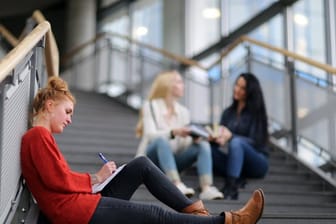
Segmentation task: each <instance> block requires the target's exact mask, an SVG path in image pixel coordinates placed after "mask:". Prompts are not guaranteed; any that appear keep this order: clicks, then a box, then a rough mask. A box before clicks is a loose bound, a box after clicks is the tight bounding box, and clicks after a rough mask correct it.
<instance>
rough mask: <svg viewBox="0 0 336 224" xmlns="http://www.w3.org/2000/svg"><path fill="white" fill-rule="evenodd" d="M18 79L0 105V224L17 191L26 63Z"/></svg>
mask: <svg viewBox="0 0 336 224" xmlns="http://www.w3.org/2000/svg"><path fill="white" fill-rule="evenodd" d="M20 79H21V81H20V82H19V83H17V84H16V85H9V88H8V89H7V90H6V92H4V93H3V94H5V96H6V97H5V98H7V99H5V100H4V102H3V103H2V104H1V110H2V114H3V117H1V120H2V126H1V132H0V134H1V135H0V137H1V139H0V143H1V151H0V152H1V154H0V166H1V167H0V169H1V179H0V211H1V215H0V223H3V219H4V218H5V216H6V214H8V212H9V210H10V208H11V205H12V201H13V200H14V199H15V195H16V193H17V188H18V183H19V178H20V175H21V168H20V142H21V137H22V135H23V133H24V132H25V131H26V130H27V121H28V108H29V95H30V94H29V91H30V90H29V89H30V68H29V66H28V65H27V66H26V67H24V69H23V72H22V73H21V74H20Z"/></svg>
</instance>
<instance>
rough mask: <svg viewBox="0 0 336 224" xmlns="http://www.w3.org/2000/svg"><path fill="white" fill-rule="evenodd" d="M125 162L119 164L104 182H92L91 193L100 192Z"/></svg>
mask: <svg viewBox="0 0 336 224" xmlns="http://www.w3.org/2000/svg"><path fill="white" fill-rule="evenodd" d="M125 165H126V164H124V165H121V166H119V167H118V168H117V169H116V170H115V171H114V172H113V173H112V174H111V176H109V177H108V178H107V179H106V180H105V181H104V182H102V183H99V184H94V185H93V186H92V193H94V194H95V193H97V192H100V191H102V190H103V189H104V187H105V186H106V185H107V184H108V183H109V182H110V181H111V180H112V179H113V178H114V177H115V176H117V174H118V173H119V172H120V171H121V170H122V169H123V168H124V167H125Z"/></svg>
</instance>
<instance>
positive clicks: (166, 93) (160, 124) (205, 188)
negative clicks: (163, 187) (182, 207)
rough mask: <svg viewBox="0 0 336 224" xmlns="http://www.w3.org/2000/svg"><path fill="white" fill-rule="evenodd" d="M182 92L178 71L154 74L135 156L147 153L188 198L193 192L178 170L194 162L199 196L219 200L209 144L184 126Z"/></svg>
mask: <svg viewBox="0 0 336 224" xmlns="http://www.w3.org/2000/svg"><path fill="white" fill-rule="evenodd" d="M183 93H184V83H183V79H182V77H181V75H180V74H179V73H178V72H176V71H168V72H163V73H161V74H159V75H158V76H157V77H156V79H155V80H154V82H153V84H152V87H151V90H150V93H149V98H148V101H146V102H145V103H144V105H143V108H142V110H141V112H140V119H139V123H138V126H137V135H138V136H142V141H141V143H140V145H139V148H138V151H137V156H139V155H147V156H148V157H149V158H150V159H151V160H152V161H153V162H154V163H155V164H156V165H157V166H158V167H160V168H161V170H162V171H163V172H164V173H165V174H166V175H167V177H168V178H169V179H170V180H171V181H172V182H173V183H174V184H175V185H176V186H177V188H178V189H179V190H180V191H181V192H182V193H183V194H185V195H186V196H188V197H191V196H193V195H194V194H195V191H194V189H192V188H190V187H187V186H186V185H185V184H184V183H183V182H182V181H181V178H180V174H179V171H182V170H184V169H186V168H188V167H191V166H192V165H193V164H194V163H195V162H196V166H197V172H198V175H199V182H200V187H201V193H200V195H199V197H200V199H203V200H213V199H221V198H223V194H222V193H221V192H220V191H219V190H218V189H217V188H216V187H214V186H213V185H212V184H213V174H212V158H211V149H210V145H209V143H208V142H207V141H203V140H201V139H199V138H192V137H191V136H190V130H189V129H188V127H187V125H188V124H189V123H190V115H189V111H188V110H187V108H185V107H184V106H183V105H181V104H180V103H178V99H179V98H181V97H182V96H183Z"/></svg>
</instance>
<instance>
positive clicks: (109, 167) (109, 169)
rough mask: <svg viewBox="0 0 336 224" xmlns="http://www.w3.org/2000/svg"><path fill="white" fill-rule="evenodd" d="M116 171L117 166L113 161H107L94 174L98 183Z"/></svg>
mask: <svg viewBox="0 0 336 224" xmlns="http://www.w3.org/2000/svg"><path fill="white" fill-rule="evenodd" d="M116 169H117V165H116V164H115V162H114V161H109V162H107V163H105V164H104V166H102V168H101V169H100V170H99V171H98V172H97V173H96V174H95V175H96V177H97V181H98V183H101V182H103V181H104V180H106V179H107V178H108V177H109V176H111V174H112V173H113V172H114V171H115V170H116Z"/></svg>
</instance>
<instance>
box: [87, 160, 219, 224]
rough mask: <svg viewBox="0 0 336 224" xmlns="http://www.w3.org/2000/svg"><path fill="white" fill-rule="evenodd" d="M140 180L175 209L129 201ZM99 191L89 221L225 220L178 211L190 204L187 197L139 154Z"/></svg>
mask: <svg viewBox="0 0 336 224" xmlns="http://www.w3.org/2000/svg"><path fill="white" fill-rule="evenodd" d="M141 184H144V185H145V186H146V188H147V189H148V190H149V191H150V193H151V194H152V195H153V196H154V197H156V198H157V199H158V200H160V201H161V202H163V203H164V204H166V205H167V206H169V207H170V208H172V209H173V210H175V211H172V210H168V209H163V208H161V207H159V206H156V205H151V204H141V203H136V202H132V201H129V199H130V198H131V197H132V195H133V193H134V192H135V191H136V190H137V189H138V187H139V186H140V185H141ZM101 193H102V196H103V197H102V198H101V200H100V202H99V204H98V206H97V208H96V211H95V213H94V214H93V216H92V218H91V221H90V223H91V224H94V223H97V224H98V223H99V224H105V223H122V224H128V223H130V224H134V223H138V224H141V223H147V224H155V223H157V224H165V223H167V224H168V223H171V224H189V223H190V224H197V223H199V224H201V223H204V224H217V223H218V224H219V223H221V224H223V223H224V217H223V216H211V217H201V216H195V215H188V214H183V213H178V211H181V210H182V209H183V208H185V207H187V206H188V205H190V204H192V201H191V200H190V199H188V198H186V197H185V196H184V195H183V194H182V193H181V192H180V191H179V190H178V189H177V188H176V187H175V186H174V184H172V183H171V182H170V181H169V180H168V179H167V177H166V176H165V174H164V173H162V171H161V170H159V169H158V168H157V167H156V166H155V165H154V164H153V163H152V162H151V161H150V160H149V159H147V158H146V157H138V158H136V159H134V160H132V161H131V162H130V163H128V164H127V165H126V166H125V167H124V169H123V170H122V171H120V173H119V174H118V175H117V176H116V177H115V178H114V179H113V180H112V181H111V182H110V183H109V184H108V185H107V186H106V187H105V188H104V190H103V191H102V192H101ZM176 211H177V212H176Z"/></svg>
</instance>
